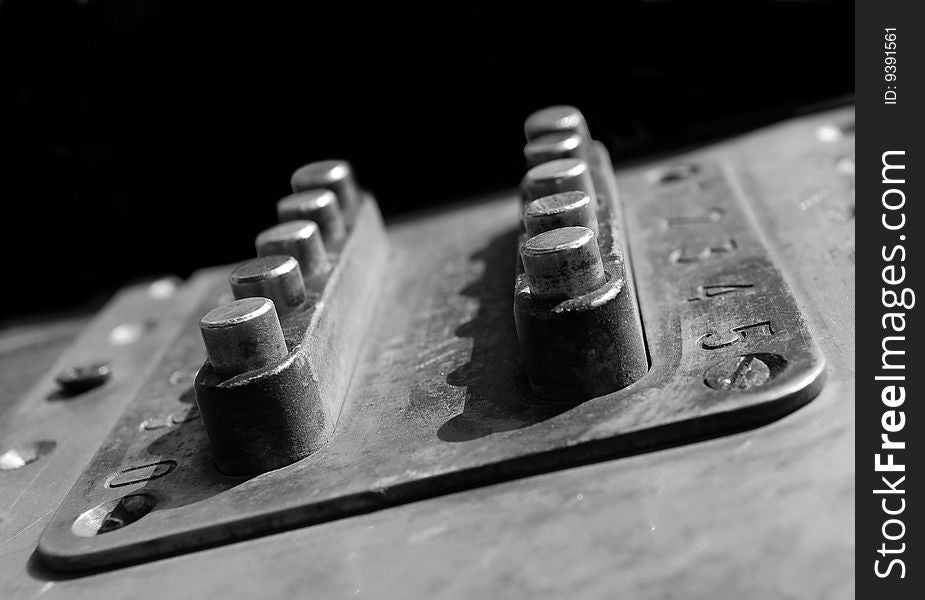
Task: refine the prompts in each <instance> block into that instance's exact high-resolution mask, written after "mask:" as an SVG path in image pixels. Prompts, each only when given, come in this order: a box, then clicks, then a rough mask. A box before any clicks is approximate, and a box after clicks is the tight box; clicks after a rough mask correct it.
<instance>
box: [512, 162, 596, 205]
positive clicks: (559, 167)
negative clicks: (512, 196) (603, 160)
mask: <svg viewBox="0 0 925 600" xmlns="http://www.w3.org/2000/svg"><path fill="white" fill-rule="evenodd" d="M521 188H522V190H523V197H524V202H530V201H532V200H536V199H537V198H542V197H543V196H549V195H551V194H558V193H560V192H572V191H579V192H585V193H587V194H588V195H589V196H591V199H592V201H594V200H595V199H596V194H595V191H596V190H595V189H594V182H593V179H592V176H591V170H590V168H589V167H588V163H587V162H585V161H584V160H582V159H580V158H560V159H557V160H551V161H549V162H545V163H543V164H540V165H537V166H535V167H532V168H530V170H529V171H527V174H526V175H524V178H523V182H522V183H521Z"/></svg>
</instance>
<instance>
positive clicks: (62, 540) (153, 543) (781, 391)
mask: <svg viewBox="0 0 925 600" xmlns="http://www.w3.org/2000/svg"><path fill="white" fill-rule="evenodd" d="M621 198H622V201H623V203H624V207H625V210H626V218H627V229H628V231H627V232H626V233H627V234H628V235H627V239H628V241H629V249H630V253H631V255H632V258H633V267H634V269H635V275H636V285H637V293H638V294H639V297H640V306H641V308H642V316H643V322H644V325H645V329H646V334H647V341H648V345H649V353H650V358H651V363H652V364H651V369H650V371H649V373H648V374H647V375H646V376H645V377H643V378H642V379H641V380H640V381H639V382H637V383H636V384H634V385H632V386H630V387H628V388H626V389H624V390H621V391H619V392H617V393H614V394H610V395H608V396H603V397H599V398H595V399H592V400H589V401H587V402H584V403H582V404H580V405H578V406H575V407H572V408H568V407H562V406H554V405H549V404H544V403H542V402H539V401H537V400H536V398H535V397H533V396H532V394H531V393H530V392H529V390H528V387H527V386H526V384H525V381H524V377H523V374H522V373H521V372H520V368H519V366H518V361H519V358H518V354H519V352H518V349H517V340H516V336H515V335H514V331H513V324H512V318H511V311H512V298H511V293H510V282H511V277H512V273H513V270H514V252H513V249H514V245H515V242H516V239H517V229H516V227H515V224H516V212H517V208H518V206H519V201H518V200H517V199H516V198H514V197H511V198H510V199H509V202H510V207H511V211H510V216H511V219H510V221H508V222H497V223H495V225H494V226H493V227H486V226H485V225H484V223H483V222H482V220H484V219H485V218H486V216H488V215H495V214H497V210H496V209H495V208H494V206H492V207H491V209H486V210H482V209H481V208H480V207H478V206H476V207H472V208H469V209H468V210H466V211H461V212H456V213H451V214H448V215H446V216H444V217H436V218H433V219H432V220H431V221H429V222H428V224H425V225H421V226H419V227H416V228H414V229H413V234H409V235H414V236H417V239H419V240H420V244H419V245H418V247H419V248H427V250H428V251H427V252H420V251H416V252H409V251H405V252H402V253H399V254H393V255H392V256H391V258H392V260H391V264H392V267H391V269H390V270H389V272H388V274H387V275H388V276H387V277H386V281H387V282H388V284H387V285H386V287H385V288H384V289H383V290H382V296H381V302H380V307H379V313H378V315H377V319H378V322H377V325H376V327H374V330H373V335H372V336H371V337H370V340H369V345H368V347H367V349H366V353H365V355H364V357H363V364H362V369H361V370H360V371H359V372H358V373H357V374H356V376H355V377H354V381H353V383H352V385H351V389H350V392H349V394H348V399H347V402H346V403H345V406H344V411H343V413H342V415H341V418H340V421H339V424H338V429H337V431H336V432H335V434H334V436H333V437H332V439H331V440H330V442H329V443H328V445H327V446H326V447H325V448H323V449H322V450H321V451H319V452H317V453H316V454H314V455H312V456H310V457H308V458H306V459H304V460H302V461H300V462H298V463H296V464H294V465H291V466H289V467H285V468H282V469H279V470H277V471H273V472H270V473H265V474H263V475H259V476H256V477H253V478H231V477H225V476H222V475H220V474H219V473H218V472H217V471H216V470H215V469H214V467H213V465H212V461H211V458H210V456H209V448H208V443H207V440H206V438H205V433H204V431H203V429H202V427H201V424H200V423H199V422H197V421H196V420H186V419H184V418H182V417H183V415H186V416H189V412H190V411H192V410H193V408H192V405H191V404H190V398H189V397H188V396H187V395H185V394H183V393H182V388H180V387H178V388H176V389H172V390H171V389H166V388H165V386H164V385H163V383H162V382H163V381H165V380H167V379H168V378H169V377H170V375H171V373H174V372H175V371H177V370H178V369H183V368H187V369H193V370H195V368H197V367H198V365H199V364H200V362H201V360H202V358H203V353H202V350H201V346H200V343H199V340H198V332H197V331H196V330H195V328H194V327H193V326H192V322H191V326H190V328H189V331H188V332H187V334H186V335H185V336H184V337H181V338H180V340H179V341H178V343H177V344H176V345H175V347H174V348H173V350H172V352H171V354H170V355H169V356H168V357H167V359H166V360H165V361H164V363H163V364H162V365H160V366H159V367H158V369H157V371H156V372H155V374H154V375H153V377H152V379H151V383H150V384H149V385H148V386H146V388H145V389H143V391H142V393H141V394H140V395H139V396H138V397H137V398H136V400H135V401H134V404H133V406H132V407H131V408H130V409H129V410H128V411H127V413H126V415H127V418H126V420H124V421H123V422H122V423H121V424H120V425H119V426H117V427H116V429H115V430H114V432H113V436H112V437H111V438H110V440H109V441H108V442H107V443H106V445H104V447H103V449H102V450H101V452H100V454H99V455H98V457H97V460H95V461H94V463H93V464H91V465H90V467H89V468H88V470H87V471H86V472H85V473H84V475H83V477H82V478H81V480H80V481H79V483H78V485H77V486H75V488H74V490H73V493H72V494H71V496H70V497H69V498H68V499H67V500H66V502H65V503H64V504H63V505H62V507H61V509H60V510H59V511H58V513H57V514H56V516H55V518H54V520H53V522H52V523H51V524H50V525H49V527H48V529H47V530H46V532H45V534H44V536H43V539H42V541H41V544H40V547H39V552H40V554H41V556H42V557H43V558H44V560H45V561H46V562H47V563H48V564H49V565H51V566H53V567H55V568H59V569H68V570H80V569H92V568H103V567H110V566H115V565H119V564H124V563H128V562H137V561H143V560H146V559H150V558H154V557H159V556H165V555H169V554H174V553H178V552H183V551H188V550H192V549H195V548H201V547H205V546H209V545H216V544H221V543H225V542H229V541H233V540H237V539H242V538H247V537H254V536H258V535H263V534H266V533H269V532H272V531H279V530H282V529H286V528H291V527H296V526H301V525H307V524H311V523H317V522H320V521H325V520H330V519H335V518H339V517H343V516H347V515H351V514H356V513H359V512H364V511H370V510H375V509H378V508H382V507H385V506H389V505H394V504H398V503H404V502H409V501H413V500H416V499H420V498H424V497H429V496H434V495H438V494H443V493H448V492H452V491H457V490H462V489H466V488H470V487H474V486H479V485H485V484H489V483H493V482H497V481H500V480H504V479H510V478H515V477H520V476H525V475H529V474H534V473H539V472H543V471H548V470H553V469H558V468H563V467H567V466H572V465H577V464H582V463H586V462H589V461H593V460H600V459H603V458H612V457H618V456H623V455H628V454H632V453H638V452H641V451H644V450H648V449H653V448H658V447H663V446H667V445H677V444H681V443H685V442H690V441H693V440H697V439H701V438H704V437H709V436H716V435H720V434H723V433H727V432H731V431H737V430H741V429H744V428H748V427H753V426H756V425H759V424H762V423H765V422H768V421H770V420H773V419H775V418H779V417H780V416H783V415H785V414H787V413H789V412H791V411H793V410H795V409H796V408H798V407H799V406H801V405H803V404H805V403H806V402H808V401H809V400H810V399H812V398H813V397H814V395H815V394H816V393H817V392H818V391H819V389H820V387H821V384H822V374H823V360H822V358H821V356H820V354H819V352H818V350H817V348H816V345H815V343H814V341H813V339H812V335H811V333H810V331H809V330H808V328H807V326H806V324H805V322H804V320H803V318H802V316H801V315H800V312H799V309H798V307H797V304H796V302H795V300H794V298H793V296H792V295H791V293H790V291H789V289H788V287H787V285H786V283H785V281H784V280H783V278H782V276H781V274H780V272H779V271H778V270H777V269H776V268H775V266H774V264H773V262H772V259H771V257H770V256H768V253H767V250H766V248H765V246H764V244H763V243H762V242H761V240H760V237H759V234H758V232H757V230H756V229H755V227H754V225H755V224H754V223H753V221H752V219H751V218H750V216H749V209H748V202H747V199H746V198H744V197H743V195H742V193H741V191H740V188H739V186H738V184H737V183H736V182H735V180H734V179H733V178H732V176H731V175H730V174H729V173H726V172H724V171H723V169H722V167H721V166H719V165H714V164H704V165H699V166H697V167H696V168H693V169H679V170H672V171H670V172H652V173H638V174H636V175H635V176H633V177H630V178H628V180H627V181H626V185H625V186H624V187H623V189H622V196H621ZM451 218H452V219H455V227H453V228H452V229H449V228H447V227H446V223H444V222H443V221H444V219H451ZM475 223H479V226H475V225H474V224H475ZM450 230H452V231H455V233H453V234H452V235H447V231H450ZM473 232H475V233H473ZM429 236H430V237H429ZM437 236H439V239H438V238H437ZM405 241H407V240H405ZM401 247H403V248H414V247H415V244H414V243H408V244H405V243H403V244H402V245H401ZM197 316H198V315H197ZM743 357H744V358H743ZM756 361H757V362H756ZM762 365H763V367H762ZM177 411H180V413H179V415H180V417H181V418H180V419H179V420H180V423H182V424H178V425H176V426H174V425H170V426H167V427H163V428H160V429H146V428H145V427H144V426H143V424H144V423H145V422H146V420H147V419H158V418H164V417H168V416H169V415H171V414H175V413H177ZM168 461H169V462H170V463H172V465H171V468H169V469H167V468H158V467H157V466H156V465H157V464H163V463H166V462H168ZM173 463H175V464H173ZM144 469H148V471H146V472H150V473H151V474H152V475H155V474H159V475H158V476H156V477H149V478H145V479H144V480H139V479H134V478H132V477H131V476H130V475H131V473H136V472H140V471H141V470H144ZM114 480H117V481H119V482H120V485H119V486H118V487H112V482H113V481H114ZM140 493H144V494H148V495H150V496H152V497H154V498H156V500H157V503H156V506H155V507H154V509H153V510H152V511H151V512H149V513H148V514H147V515H145V516H143V517H142V518H140V519H139V520H137V521H136V522H134V523H132V524H131V525H128V526H126V527H123V528H121V529H118V530H115V531H110V532H108V533H105V534H103V535H96V536H93V537H80V536H78V535H75V534H74V532H73V530H72V526H73V525H74V523H75V521H77V520H78V519H79V518H80V516H81V515H82V514H86V512H87V511H90V510H92V509H93V508H94V507H96V506H100V505H105V504H106V503H107V502H113V501H117V500H118V499H119V498H122V497H124V496H129V495H133V494H140Z"/></svg>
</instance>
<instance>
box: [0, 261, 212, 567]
mask: <svg viewBox="0 0 925 600" xmlns="http://www.w3.org/2000/svg"><path fill="white" fill-rule="evenodd" d="M205 286H206V282H204V281H203V280H202V279H195V278H194V279H193V280H191V281H189V282H187V283H186V284H184V285H183V286H182V287H181V286H179V281H175V280H173V279H161V280H158V281H155V282H152V283H145V284H139V285H134V286H131V287H129V288H127V289H125V290H123V291H122V292H120V293H119V294H118V295H117V296H116V297H115V298H114V299H113V300H112V301H111V302H110V303H109V304H108V305H107V306H106V307H105V308H104V309H103V310H102V311H101V312H100V313H99V314H98V315H97V316H96V317H95V318H94V319H93V321H92V322H90V323H89V324H88V325H87V327H86V328H85V329H84V330H83V331H82V332H81V334H80V335H79V337H78V338H77V339H76V340H75V341H74V343H73V344H72V345H71V346H70V347H69V348H68V349H66V350H65V351H64V352H63V353H62V354H61V356H60V357H59V358H58V360H57V361H56V363H55V365H54V367H52V369H51V370H50V371H49V372H48V373H47V374H46V375H44V376H43V377H42V378H41V379H40V380H39V381H38V382H36V383H35V385H34V386H33V387H32V388H31V389H30V390H29V392H28V393H27V394H25V395H24V396H23V397H22V398H21V399H20V400H19V401H18V402H16V404H14V405H12V406H11V407H10V410H9V411H8V412H7V413H6V414H5V415H4V417H3V419H0V455H2V456H3V457H4V458H3V459H0V462H2V463H3V465H4V466H3V468H2V469H0V558H2V560H3V562H4V563H7V564H8V563H9V562H11V561H15V560H18V559H21V560H22V563H23V564H25V561H26V557H28V555H29V554H31V553H32V551H33V549H34V548H35V545H36V543H37V541H38V537H39V533H40V532H41V527H42V526H43V525H44V524H45V523H46V522H47V521H48V519H49V518H50V516H51V513H52V512H53V511H54V510H55V508H57V506H58V504H60V502H61V501H62V500H63V499H64V497H65V494H67V490H68V489H69V488H70V486H71V485H72V484H73V483H74V481H75V480H76V479H77V477H78V475H80V472H81V470H82V469H83V468H84V467H85V466H86V464H87V462H88V461H89V460H90V458H91V457H92V456H93V453H94V452H96V450H97V449H98V447H99V444H100V441H101V440H102V439H103V438H104V436H105V435H106V434H107V433H108V432H109V430H110V429H111V428H112V426H113V424H115V423H116V421H117V420H118V418H119V415H120V414H121V413H122V411H123V409H124V408H125V407H126V406H127V405H128V404H129V402H130V401H131V399H132V398H133V397H134V396H135V393H136V392H137V391H138V389H139V388H140V387H141V386H142V384H143V383H144V381H145V380H146V378H147V376H148V374H149V373H150V372H151V371H152V370H153V369H154V368H155V366H156V365H157V363H158V362H159V361H160V358H161V356H162V355H163V354H164V351H165V349H166V348H168V347H169V345H170V343H171V341H172V340H173V339H174V338H175V337H176V336H177V334H179V333H180V332H181V327H182V325H184V324H185V323H186V320H187V318H188V315H189V312H190V310H192V309H193V307H195V306H197V305H198V304H199V302H200V301H201V299H202V295H203V294H204V293H205ZM99 362H105V363H107V364H108V365H109V368H110V370H111V375H110V377H109V379H108V380H107V381H106V382H105V383H104V384H102V385H100V386H99V387H96V388H94V389H90V390H87V391H84V392H82V393H68V392H66V391H64V390H62V389H61V387H60V386H59V385H58V384H57V383H56V382H55V376H56V374H58V373H59V372H61V371H62V370H63V369H67V368H70V367H74V366H75V365H84V364H91V363H99ZM9 375H12V373H11V374H9ZM15 453H19V454H22V455H24V456H23V457H22V459H21V460H20V461H19V462H20V463H25V464H15V462H16V461H15V460H7V459H10V458H13V457H15V456H16V454H15ZM26 454H28V456H25V455H26ZM11 462H12V463H14V464H10V463H11ZM14 557H18V558H14Z"/></svg>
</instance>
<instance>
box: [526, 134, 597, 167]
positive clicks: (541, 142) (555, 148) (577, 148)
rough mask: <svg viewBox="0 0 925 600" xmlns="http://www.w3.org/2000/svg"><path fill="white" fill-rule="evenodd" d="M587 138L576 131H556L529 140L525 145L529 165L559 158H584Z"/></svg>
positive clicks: (532, 165) (533, 165)
mask: <svg viewBox="0 0 925 600" xmlns="http://www.w3.org/2000/svg"><path fill="white" fill-rule="evenodd" d="M584 156H585V139H584V137H583V136H582V135H581V134H580V133H576V132H574V131H555V132H553V133H547V134H545V135H541V136H539V137H537V138H533V139H532V140H530V141H528V142H527V145H526V146H524V158H525V159H526V160H527V166H529V167H535V166H536V165H540V164H543V163H544V162H549V161H551V160H558V159H560V158H584Z"/></svg>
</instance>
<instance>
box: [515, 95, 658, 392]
mask: <svg viewBox="0 0 925 600" xmlns="http://www.w3.org/2000/svg"><path fill="white" fill-rule="evenodd" d="M540 114H542V111H541V113H540ZM529 121H530V119H528V123H529ZM582 121H583V120H582ZM528 128H529V127H528ZM585 156H586V158H587V162H585V161H568V162H574V163H576V164H581V165H587V167H586V172H587V174H588V177H586V178H584V180H583V181H575V182H574V183H573V184H584V185H585V186H587V187H582V188H580V189H582V191H584V192H585V193H587V194H588V196H589V198H590V199H591V202H590V206H589V209H590V212H591V214H590V215H589V216H582V218H581V220H582V221H590V222H589V223H586V225H590V229H591V230H593V231H594V232H595V234H596V235H595V236H594V237H595V241H594V242H593V243H594V247H593V250H594V252H593V254H594V258H593V259H592V260H591V261H590V262H591V263H593V264H595V265H596V269H595V270H600V271H603V273H606V275H603V274H602V276H601V277H591V278H590V279H591V280H590V281H587V282H582V281H580V280H582V279H588V277H587V274H584V275H582V276H579V277H577V279H578V280H579V281H578V283H579V284H581V285H580V286H579V288H578V289H577V290H574V291H573V292H572V293H569V294H566V295H565V296H563V297H560V298H546V297H544V296H545V295H544V294H543V293H542V289H538V284H539V283H540V281H537V277H536V273H533V272H531V271H535V270H536V269H535V268H534V269H530V266H531V265H530V262H533V261H535V259H533V261H531V260H530V257H529V256H528V254H527V253H528V252H529V248H530V244H531V243H532V242H533V241H535V240H536V239H537V238H528V236H529V235H530V234H529V233H527V234H525V235H522V236H521V239H520V241H519V244H518V245H519V248H520V258H521V260H519V261H518V262H517V272H516V279H515V284H514V322H515V325H516V328H517V337H518V340H519V343H520V349H521V357H522V361H523V365H524V370H525V371H526V373H527V378H528V379H529V381H530V387H531V388H532V389H533V391H534V392H535V393H536V394H537V395H538V396H539V397H541V398H544V399H546V400H549V401H552V402H572V403H574V402H579V401H582V400H587V399H589V398H594V397H596V396H603V395H605V394H609V393H611V392H616V391H617V390H620V389H623V388H625V387H626V386H628V385H630V384H632V383H634V382H636V381H638V380H639V379H640V378H641V377H642V376H643V375H645V373H646V371H647V370H648V369H649V359H648V356H647V354H646V342H645V338H644V334H643V328H642V320H641V317H640V313H639V305H638V301H637V295H636V288H635V285H634V283H633V274H632V273H633V270H632V267H631V265H630V264H629V261H628V255H627V253H626V252H625V249H624V244H625V242H626V239H627V231H626V230H625V228H626V222H625V218H624V215H623V207H622V206H621V205H620V202H619V199H618V195H617V186H616V182H615V179H614V172H613V166H612V164H611V162H610V155H609V153H608V152H607V149H606V148H604V146H603V144H601V143H600V142H595V141H593V140H592V141H591V142H590V143H589V144H588V146H587V148H586V150H585ZM563 162H564V161H557V162H556V163H546V165H545V166H546V167H548V166H549V165H551V164H562V163H563ZM540 168H542V167H540ZM536 170H537V168H534V169H531V170H530V171H529V172H528V175H527V176H526V178H525V179H527V180H529V179H530V178H531V176H530V173H534V172H535V171H536ZM563 183H565V184H566V185H569V182H563ZM569 187H571V186H569ZM643 195H646V194H643ZM556 196H558V194H557V195H555V196H546V197H544V198H541V199H539V200H534V201H533V202H530V203H529V204H527V205H526V206H525V208H524V216H525V230H526V231H528V232H529V231H530V230H531V229H532V227H527V224H528V222H529V221H530V216H529V214H528V213H529V212H530V209H531V208H532V207H533V206H535V205H536V204H537V203H542V202H544V201H547V202H548V201H550V200H551V199H554V198H556ZM579 214H580V211H579ZM574 216H578V214H576V215H573V217H574ZM547 224H548V225H554V224H555V222H554V221H553V222H549V223H547ZM550 234H552V232H547V233H546V235H550ZM559 254H561V253H559ZM579 262H580V263H583V262H587V260H579ZM553 264H555V261H554V263H553ZM565 266H566V269H565V271H566V273H567V274H568V278H569V279H574V278H575V276H576V275H578V271H576V269H575V268H574V266H569V265H565ZM576 292H578V293H576Z"/></svg>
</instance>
